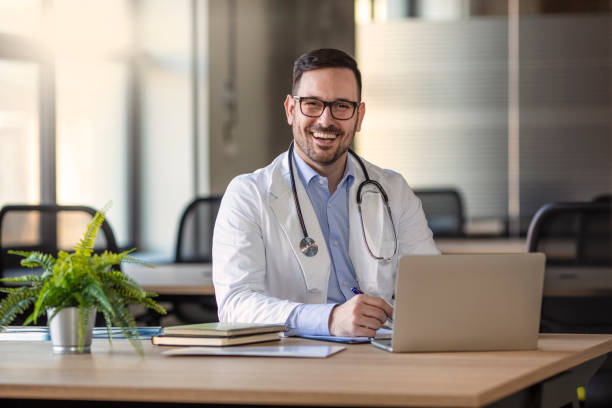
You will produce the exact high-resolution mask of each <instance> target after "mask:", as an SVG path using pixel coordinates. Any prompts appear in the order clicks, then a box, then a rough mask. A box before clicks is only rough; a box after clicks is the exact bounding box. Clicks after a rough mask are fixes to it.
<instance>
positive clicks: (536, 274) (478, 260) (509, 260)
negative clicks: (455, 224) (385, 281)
mask: <svg viewBox="0 0 612 408" xmlns="http://www.w3.org/2000/svg"><path fill="white" fill-rule="evenodd" d="M545 261H546V257H545V256H544V254H541V253H521V254H486V255H409V256H404V257H402V258H401V259H400V265H399V271H398V275H397V280H396V282H395V307H394V311H393V335H392V337H391V338H390V339H389V338H387V339H372V340H371V342H372V344H373V345H374V346H376V347H380V348H382V349H384V350H387V351H391V352H399V353H401V352H419V351H488V350H532V349H535V348H537V341H538V332H539V327H540V311H541V306H542V289H543V285H544V265H545Z"/></svg>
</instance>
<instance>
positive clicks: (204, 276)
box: [121, 263, 215, 295]
mask: <svg viewBox="0 0 612 408" xmlns="http://www.w3.org/2000/svg"><path fill="white" fill-rule="evenodd" d="M121 268H122V270H123V271H124V272H125V273H126V274H127V275H128V276H130V277H131V278H133V279H134V280H135V281H136V282H138V284H139V285H140V286H142V287H143V289H145V290H147V291H150V292H156V293H158V294H160V295H214V294H215V288H214V286H213V282H212V264H210V263H193V264H192V263H173V264H162V265H155V267H154V268H149V267H146V266H143V265H139V264H129V263H124V264H123V265H121Z"/></svg>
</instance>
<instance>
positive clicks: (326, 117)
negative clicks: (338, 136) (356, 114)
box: [318, 106, 334, 127]
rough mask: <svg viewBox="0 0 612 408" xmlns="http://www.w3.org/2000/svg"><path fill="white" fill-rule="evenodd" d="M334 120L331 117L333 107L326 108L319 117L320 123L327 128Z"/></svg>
mask: <svg viewBox="0 0 612 408" xmlns="http://www.w3.org/2000/svg"><path fill="white" fill-rule="evenodd" d="M333 120H334V118H333V117H332V115H331V106H326V107H324V108H323V112H322V113H321V116H319V119H318V122H319V124H320V125H321V126H323V127H327V126H328V125H330V124H331V123H332V121H333Z"/></svg>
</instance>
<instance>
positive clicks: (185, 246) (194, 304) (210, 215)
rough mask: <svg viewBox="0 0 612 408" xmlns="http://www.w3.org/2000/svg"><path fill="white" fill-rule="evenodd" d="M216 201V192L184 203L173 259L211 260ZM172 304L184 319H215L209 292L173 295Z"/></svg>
mask: <svg viewBox="0 0 612 408" xmlns="http://www.w3.org/2000/svg"><path fill="white" fill-rule="evenodd" d="M220 205H221V197H220V196H212V197H198V198H196V199H194V200H193V201H192V202H190V203H189V205H187V207H186V208H185V210H184V211H183V214H182V216H181V220H180V222H179V229H178V236H177V240H176V253H175V262H176V263H211V262H212V238H213V230H214V228H215V221H216V219H217V213H218V212H219V206H220ZM173 305H174V306H173V312H174V314H175V316H176V317H177V318H179V319H180V320H181V321H183V322H185V323H205V322H215V321H217V320H218V317H217V302H216V300H215V297H214V296H213V295H208V296H207V295H202V296H198V297H197V298H194V297H184V298H182V299H181V298H177V299H175V300H174V302H173Z"/></svg>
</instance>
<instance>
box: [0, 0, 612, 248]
mask: <svg viewBox="0 0 612 408" xmlns="http://www.w3.org/2000/svg"><path fill="white" fill-rule="evenodd" d="M320 47H336V48H341V49H344V50H346V51H348V52H349V53H351V54H353V55H355V57H356V58H357V60H358V62H359V64H360V67H361V70H362V74H363V80H364V89H363V99H364V101H365V102H366V106H367V115H366V118H365V121H364V124H363V128H362V132H361V133H360V134H359V135H358V136H357V140H356V144H355V148H356V150H357V151H358V153H360V154H361V155H363V156H364V157H365V158H367V159H368V160H370V161H372V162H374V163H376V164H378V165H380V166H383V167H388V168H391V169H394V170H397V171H399V172H400V173H402V174H403V175H404V177H405V178H406V179H407V181H408V183H409V184H410V185H411V186H412V187H414V188H416V189H434V188H435V189H439V188H452V189H456V190H457V191H459V192H460V194H461V197H462V199H463V203H464V211H465V221H466V224H465V232H466V233H467V234H468V235H470V234H472V235H474V234H480V235H489V236H508V237H512V236H515V237H516V236H523V235H524V234H525V233H526V228H527V225H528V224H529V221H530V220H531V218H532V217H533V215H534V214H535V212H536V211H537V209H538V208H539V207H540V206H542V205H543V204H545V203H548V202H552V201H589V200H591V199H592V198H594V197H596V196H598V195H601V194H606V193H610V192H611V191H612V164H611V162H612V160H611V158H612V1H609V0H608V1H606V0H584V1H572V0H471V1H470V0H334V1H328V0H104V1H102V0H97V1H94V0H0V206H3V205H5V204H9V203H38V202H44V203H59V204H85V205H89V206H92V207H95V208H101V207H102V206H103V205H104V204H105V203H106V202H107V201H109V200H112V201H113V207H112V208H111V210H110V212H109V215H108V219H109V221H110V223H111V225H112V227H113V230H114V232H115V235H116V237H117V241H118V244H119V246H120V247H138V248H139V249H140V250H143V251H147V252H150V253H153V254H156V256H157V257H158V258H159V259H167V260H170V259H171V258H172V251H173V249H174V245H175V241H176V234H177V225H178V221H179V218H180V216H181V212H182V211H183V209H184V208H185V206H186V205H187V203H188V202H189V201H190V200H191V199H193V198H194V197H195V196H206V195H211V194H222V193H223V191H224V190H225V187H226V186H227V184H228V182H229V181H230V180H231V178H232V177H234V176H236V175H238V174H240V173H245V172H250V171H253V170H254V169H256V168H259V167H262V166H265V165H266V164H268V163H269V162H270V161H271V160H272V159H273V158H274V157H275V156H276V155H277V154H279V153H280V152H282V151H284V150H285V149H286V148H287V146H288V144H289V141H290V139H291V131H290V128H289V127H288V125H287V124H286V121H285V118H284V112H283V108H282V102H283V100H284V97H285V95H286V94H287V93H289V92H290V89H291V69H292V63H293V61H294V60H295V58H296V57H297V56H299V55H300V54H302V53H303V52H306V51H308V50H310V49H314V48H320ZM13 233H15V234H16V233H18V231H13ZM79 233H80V231H79ZM9 235H10V232H9Z"/></svg>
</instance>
